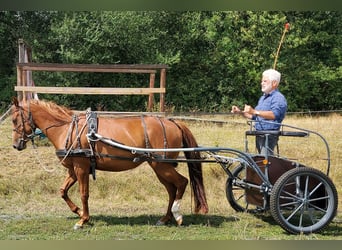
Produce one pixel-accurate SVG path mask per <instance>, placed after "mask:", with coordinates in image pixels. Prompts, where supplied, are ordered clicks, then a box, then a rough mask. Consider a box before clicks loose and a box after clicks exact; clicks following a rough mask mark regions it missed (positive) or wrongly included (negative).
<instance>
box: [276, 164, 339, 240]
mask: <svg viewBox="0 0 342 250" xmlns="http://www.w3.org/2000/svg"><path fill="white" fill-rule="evenodd" d="M337 204H338V196H337V191H336V187H335V185H334V184H333V182H332V181H331V180H330V178H329V177H328V176H327V175H325V174H324V173H322V172H321V171H319V170H317V169H313V168H309V167H299V168H294V169H291V170H289V171H287V172H285V173H284V174H283V175H281V176H280V178H279V179H278V180H277V181H276V182H275V184H274V186H273V188H272V191H271V197H270V210H271V214H272V216H273V218H274V219H275V221H276V222H277V223H279V225H280V226H281V227H282V228H283V229H285V230H286V231H287V232H289V233H292V234H300V233H303V234H310V233H315V232H319V231H320V230H322V229H323V228H324V227H326V226H327V225H328V224H329V223H330V222H331V221H332V219H333V218H334V217H335V215H336V213H337Z"/></svg>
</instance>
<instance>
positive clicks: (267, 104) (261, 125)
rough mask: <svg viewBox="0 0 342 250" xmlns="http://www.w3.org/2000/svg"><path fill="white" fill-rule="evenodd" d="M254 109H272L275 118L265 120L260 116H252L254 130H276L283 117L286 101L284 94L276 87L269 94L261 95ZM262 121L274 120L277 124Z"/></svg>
mask: <svg viewBox="0 0 342 250" xmlns="http://www.w3.org/2000/svg"><path fill="white" fill-rule="evenodd" d="M255 109H256V110H260V111H272V112H273V114H274V116H275V120H267V119H264V118H262V117H260V116H253V120H255V121H256V123H255V129H256V130H278V129H279V128H280V123H281V122H282V121H283V120H284V118H285V113H286V111H287V101H286V98H285V97H284V95H283V94H282V93H280V92H279V90H278V89H276V90H274V91H272V92H271V93H269V94H264V95H262V96H261V97H260V99H259V101H258V105H257V106H256V107H255ZM263 121H269V122H275V123H279V124H274V123H265V122H263Z"/></svg>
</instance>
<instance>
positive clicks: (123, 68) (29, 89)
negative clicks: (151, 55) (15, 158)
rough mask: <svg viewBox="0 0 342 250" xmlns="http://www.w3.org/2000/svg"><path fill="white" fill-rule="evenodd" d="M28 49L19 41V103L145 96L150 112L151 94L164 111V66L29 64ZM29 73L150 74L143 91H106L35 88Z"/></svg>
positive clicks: (127, 89)
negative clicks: (37, 96)
mask: <svg viewBox="0 0 342 250" xmlns="http://www.w3.org/2000/svg"><path fill="white" fill-rule="evenodd" d="M31 58H32V55H31V48H30V47H29V46H28V45H27V44H26V43H25V42H24V41H23V40H22V39H19V62H18V63H17V86H15V87H14V90H15V91H17V93H18V98H19V100H26V99H30V98H33V94H34V93H45V94H77V95H80V94H82V95H148V107H147V109H148V111H151V110H153V102H154V94H159V96H160V100H159V110H160V112H164V111H165V94H166V70H167V69H168V66H167V65H165V64H59V63H33V62H31ZM32 71H50V72H94V73H95V72H100V73H133V74H135V73H136V74H149V75H150V77H149V85H148V87H146V88H106V87H98V88H92V87H47V86H35V84H34V83H33V80H32ZM158 73H159V75H160V80H159V87H155V78H156V75H157V74H158Z"/></svg>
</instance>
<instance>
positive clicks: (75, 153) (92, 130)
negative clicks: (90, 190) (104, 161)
mask: <svg viewBox="0 0 342 250" xmlns="http://www.w3.org/2000/svg"><path fill="white" fill-rule="evenodd" d="M156 119H158V121H159V123H160V126H161V127H162V132H163V138H164V148H167V147H168V143H167V139H166V130H165V126H164V124H163V122H162V121H161V119H160V118H159V117H156ZM78 122H79V117H78V116H77V115H73V118H72V122H71V123H70V126H69V130H68V134H67V138H66V140H65V147H64V149H62V150H56V155H57V156H58V157H60V158H62V157H63V158H64V159H65V158H66V157H86V158H89V160H90V173H91V175H92V176H93V179H94V180H96V165H97V163H96V158H97V157H102V158H103V157H106V158H111V159H120V160H130V161H133V162H143V161H148V160H150V159H151V158H153V157H156V158H160V155H151V154H150V153H139V156H134V157H123V156H115V155H110V154H103V153H99V152H96V150H95V144H96V142H98V141H99V140H100V139H99V137H98V117H97V113H96V112H94V111H90V110H87V112H86V123H85V125H84V126H83V127H82V128H81V129H80V128H79V125H78ZM141 124H142V127H143V129H144V139H145V146H146V148H151V144H150V140H149V137H148V132H147V125H146V121H145V117H144V115H142V116H141ZM85 126H87V128H88V130H87V134H86V138H87V141H88V144H89V148H81V138H80V135H81V134H82V132H83V130H84V129H85ZM73 131H75V133H76V139H75V140H74V142H71V141H70V140H71V136H72V132H73ZM109 140H111V141H113V142H115V143H116V144H119V145H124V144H122V143H120V142H117V141H114V140H113V139H109ZM102 142H103V141H102ZM70 144H71V145H70ZM74 144H76V146H75V147H74ZM106 144H108V143H106ZM108 145H109V146H112V147H118V148H120V147H119V146H113V145H111V144H108ZM68 148H69V149H68ZM123 150H127V151H129V150H128V149H123ZM162 158H166V152H164V154H163V156H162Z"/></svg>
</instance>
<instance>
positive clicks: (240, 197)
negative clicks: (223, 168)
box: [226, 165, 262, 213]
mask: <svg viewBox="0 0 342 250" xmlns="http://www.w3.org/2000/svg"><path fill="white" fill-rule="evenodd" d="M232 175H233V177H234V178H230V177H228V179H227V181H226V197H227V200H228V203H229V204H230V205H231V207H232V208H233V209H234V210H235V211H237V212H248V213H257V212H260V211H262V209H261V208H260V207H258V206H256V205H253V204H250V203H248V202H247V199H246V187H245V186H244V180H245V179H246V167H245V166H244V165H239V166H237V167H236V168H235V169H234V170H233V171H232Z"/></svg>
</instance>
